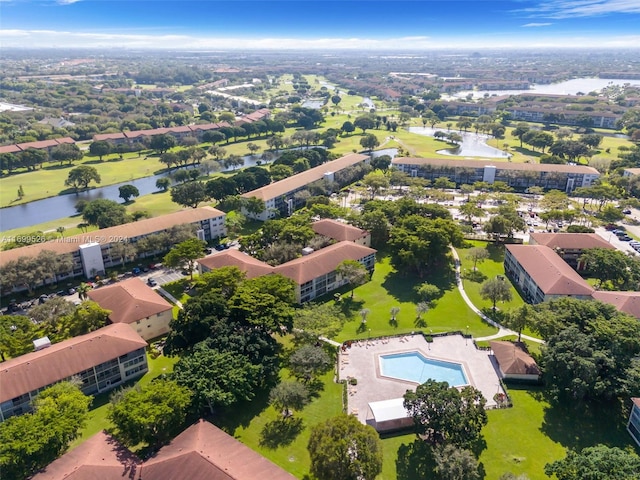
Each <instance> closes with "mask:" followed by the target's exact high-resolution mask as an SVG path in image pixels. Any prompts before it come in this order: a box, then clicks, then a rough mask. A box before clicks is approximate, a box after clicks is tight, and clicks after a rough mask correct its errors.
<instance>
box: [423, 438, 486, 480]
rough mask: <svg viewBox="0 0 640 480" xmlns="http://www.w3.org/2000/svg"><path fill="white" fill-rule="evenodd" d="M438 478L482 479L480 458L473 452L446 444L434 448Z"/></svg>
mask: <svg viewBox="0 0 640 480" xmlns="http://www.w3.org/2000/svg"><path fill="white" fill-rule="evenodd" d="M434 458H435V461H436V468H435V473H436V476H437V479H438V480H480V472H479V471H478V460H476V457H474V456H473V452H471V451H469V450H464V449H460V448H457V447H455V446H454V445H444V446H440V447H438V448H436V449H435V450H434Z"/></svg>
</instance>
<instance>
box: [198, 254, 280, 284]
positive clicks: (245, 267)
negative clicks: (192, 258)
mask: <svg viewBox="0 0 640 480" xmlns="http://www.w3.org/2000/svg"><path fill="white" fill-rule="evenodd" d="M198 263H199V264H201V265H204V266H205V267H207V268H209V269H211V270H213V269H215V268H221V267H238V268H239V269H240V270H241V271H242V272H244V273H245V274H246V276H247V278H255V277H260V276H262V275H268V274H270V273H273V272H274V270H273V267H272V266H271V265H269V264H267V263H264V262H262V261H260V260H258V259H256V258H253V257H252V256H250V255H247V254H246V253H242V252H241V251H240V250H236V249H230V250H225V251H223V252H219V253H215V254H213V255H210V256H208V257H205V258H201V259H200V260H198Z"/></svg>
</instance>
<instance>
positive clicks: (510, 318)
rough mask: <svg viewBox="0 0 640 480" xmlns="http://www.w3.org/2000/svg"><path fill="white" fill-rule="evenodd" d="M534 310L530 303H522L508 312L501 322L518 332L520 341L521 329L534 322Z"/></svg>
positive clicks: (519, 340)
mask: <svg viewBox="0 0 640 480" xmlns="http://www.w3.org/2000/svg"><path fill="white" fill-rule="evenodd" d="M534 315H535V312H534V310H533V308H532V307H531V305H529V304H526V303H525V304H523V305H521V306H519V307H518V308H516V309H515V310H513V311H511V312H509V314H508V315H507V316H506V317H505V318H504V320H503V321H502V324H503V325H504V326H505V327H507V328H510V329H511V330H514V331H515V332H517V333H518V342H521V341H522V330H524V329H525V327H528V326H530V325H532V324H533V323H534V322H535V318H534Z"/></svg>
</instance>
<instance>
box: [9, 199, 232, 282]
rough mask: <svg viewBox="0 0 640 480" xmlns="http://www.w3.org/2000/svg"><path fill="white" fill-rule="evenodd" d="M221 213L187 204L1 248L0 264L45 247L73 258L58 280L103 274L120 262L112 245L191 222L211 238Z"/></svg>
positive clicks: (219, 227)
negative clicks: (98, 227) (183, 207)
mask: <svg viewBox="0 0 640 480" xmlns="http://www.w3.org/2000/svg"><path fill="white" fill-rule="evenodd" d="M225 216H226V214H225V213H224V212H222V211H220V210H217V209H215V208H212V207H209V206H206V207H201V208H191V209H188V210H182V211H179V212H175V213H170V214H167V215H161V216H159V217H153V218H147V219H143V220H139V221H137V222H131V223H125V224H123V225H117V226H115V227H109V228H103V229H101V230H96V231H93V232H89V233H81V234H79V235H73V236H69V237H64V238H58V239H55V240H49V241H47V242H42V243H35V244H33V245H27V246H24V247H20V248H14V249H12V250H7V251H4V252H2V255H1V256H0V267H2V266H5V265H7V264H8V263H9V262H12V261H16V260H18V259H19V258H20V257H36V256H38V254H39V253H40V252H42V251H44V250H49V251H52V252H55V253H56V254H58V255H64V254H70V255H71V256H72V258H73V268H72V270H71V271H70V272H64V273H60V274H59V275H58V278H57V280H58V281H60V280H65V279H68V278H72V277H79V276H84V277H86V278H91V277H94V276H95V275H104V272H105V269H106V268H108V267H113V266H116V265H120V264H121V262H122V259H121V256H120V255H118V254H117V253H116V252H115V245H116V244H118V243H121V242H128V243H132V244H135V243H137V242H138V241H139V240H141V239H143V238H145V237H147V236H149V235H152V234H156V233H161V232H166V231H168V230H169V229H170V228H171V227H173V226H176V225H183V224H190V225H194V226H195V228H196V234H197V236H198V238H200V239H201V240H205V241H206V240H212V239H215V238H219V237H223V236H225V235H226V231H227V230H226V227H225V223H224V219H225ZM153 253H157V252H147V253H145V252H141V253H140V252H139V253H138V255H139V256H141V257H144V256H146V255H148V254H153ZM5 287H6V286H5ZM19 288H20V287H16V289H19ZM23 288H24V287H23Z"/></svg>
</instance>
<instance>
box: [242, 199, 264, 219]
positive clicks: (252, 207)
mask: <svg viewBox="0 0 640 480" xmlns="http://www.w3.org/2000/svg"><path fill="white" fill-rule="evenodd" d="M243 207H244V209H245V210H246V211H247V213H248V214H249V215H253V216H257V215H260V214H261V213H262V212H264V211H265V210H266V208H267V207H266V205H265V203H264V200H262V199H261V198H258V197H250V198H245V199H244V202H243Z"/></svg>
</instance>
